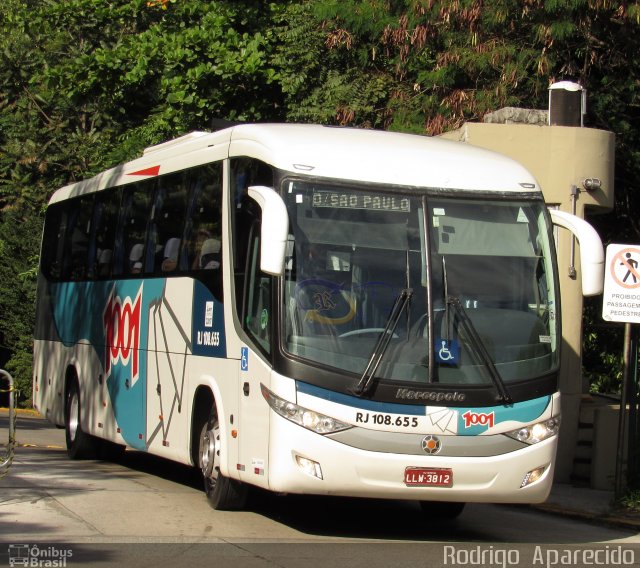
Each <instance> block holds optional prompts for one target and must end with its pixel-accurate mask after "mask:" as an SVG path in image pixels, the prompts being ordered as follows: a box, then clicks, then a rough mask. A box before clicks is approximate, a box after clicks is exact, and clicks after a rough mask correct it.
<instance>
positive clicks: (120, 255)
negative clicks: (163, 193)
mask: <svg viewBox="0 0 640 568" xmlns="http://www.w3.org/2000/svg"><path fill="white" fill-rule="evenodd" d="M152 197H153V184H152V183H149V182H142V183H139V184H135V185H132V186H126V187H125V188H124V195H123V198H122V201H123V207H122V214H121V217H120V227H119V229H118V235H117V247H116V249H117V255H116V259H115V260H116V262H115V264H114V267H113V273H114V274H115V275H135V274H140V273H141V272H143V271H144V266H145V256H144V255H145V241H146V234H147V221H148V219H149V211H150V210H151V200H152Z"/></svg>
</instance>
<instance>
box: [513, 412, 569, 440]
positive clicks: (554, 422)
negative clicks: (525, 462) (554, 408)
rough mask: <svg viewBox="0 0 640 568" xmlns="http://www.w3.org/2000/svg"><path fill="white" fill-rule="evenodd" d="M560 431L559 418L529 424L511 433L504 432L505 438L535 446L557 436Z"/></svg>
mask: <svg viewBox="0 0 640 568" xmlns="http://www.w3.org/2000/svg"><path fill="white" fill-rule="evenodd" d="M559 430H560V416H556V417H554V418H549V420H544V421H543V422H537V423H536V424H530V425H529V426H523V427H522V428H518V429H517V430H512V431H511V432H505V434H506V435H507V436H509V437H510V438H513V439H514V440H518V441H519V442H524V443H525V444H537V443H538V442H542V441H543V440H546V439H548V438H551V437H553V436H557V435H558V431H559Z"/></svg>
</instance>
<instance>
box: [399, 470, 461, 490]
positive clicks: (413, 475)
mask: <svg viewBox="0 0 640 568" xmlns="http://www.w3.org/2000/svg"><path fill="white" fill-rule="evenodd" d="M404 483H405V485H408V486H411V487H451V486H452V485H453V470H452V469H445V468H425V467H408V468H406V469H405V470H404Z"/></svg>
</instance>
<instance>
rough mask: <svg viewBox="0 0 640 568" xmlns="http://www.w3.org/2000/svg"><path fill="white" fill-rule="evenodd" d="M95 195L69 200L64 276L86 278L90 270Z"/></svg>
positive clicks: (67, 277) (78, 278)
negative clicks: (90, 243)
mask: <svg viewBox="0 0 640 568" xmlns="http://www.w3.org/2000/svg"><path fill="white" fill-rule="evenodd" d="M93 197H94V196H93V195H90V196H86V197H81V198H79V199H74V200H73V201H70V202H69V209H68V211H69V213H68V226H67V234H66V238H65V246H64V249H65V253H64V254H65V260H64V268H63V274H62V278H64V279H68V280H84V279H85V278H87V275H88V272H89V235H90V231H91V216H92V213H93Z"/></svg>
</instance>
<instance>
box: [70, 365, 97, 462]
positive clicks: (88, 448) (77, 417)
mask: <svg viewBox="0 0 640 568" xmlns="http://www.w3.org/2000/svg"><path fill="white" fill-rule="evenodd" d="M64 416H65V421H64V423H65V438H66V442H67V455H68V456H69V457H70V458H71V459H72V460H81V459H92V458H95V457H96V453H97V449H98V446H97V440H96V439H95V438H93V437H92V436H91V435H89V434H87V433H86V432H85V431H84V430H82V420H81V418H82V410H81V408H80V388H79V387H78V380H77V379H76V378H75V377H74V378H72V379H71V380H70V383H69V387H68V388H67V395H66V400H65V413H64Z"/></svg>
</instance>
